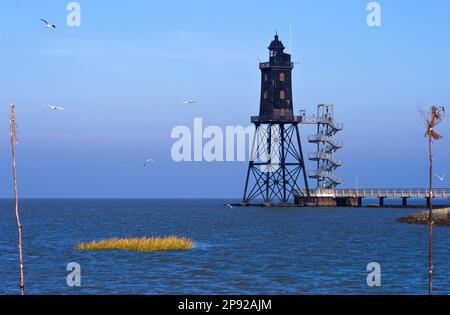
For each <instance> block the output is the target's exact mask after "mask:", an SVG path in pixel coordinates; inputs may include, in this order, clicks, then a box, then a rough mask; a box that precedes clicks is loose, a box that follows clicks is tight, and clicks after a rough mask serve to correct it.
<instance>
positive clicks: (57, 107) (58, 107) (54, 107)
mask: <svg viewBox="0 0 450 315" xmlns="http://www.w3.org/2000/svg"><path fill="white" fill-rule="evenodd" d="M42 106H44V107H48V108H50V109H52V110H66V109H65V108H64V107H61V106H54V105H42Z"/></svg>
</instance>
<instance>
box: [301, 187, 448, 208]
mask: <svg viewBox="0 0 450 315" xmlns="http://www.w3.org/2000/svg"><path fill="white" fill-rule="evenodd" d="M294 196H295V203H296V204H299V205H306V204H309V205H310V204H311V203H313V204H314V205H316V206H361V205H362V199H364V198H377V199H379V205H380V206H384V199H386V198H401V199H402V205H403V206H404V207H407V206H408V203H407V202H408V201H407V200H408V199H409V198H424V199H426V200H427V204H428V203H429V200H430V191H429V189H422V188H369V189H310V190H309V196H308V192H307V191H306V190H305V189H300V190H297V191H296V192H295V193H294ZM434 198H450V188H436V189H433V199H434Z"/></svg>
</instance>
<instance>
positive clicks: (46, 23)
mask: <svg viewBox="0 0 450 315" xmlns="http://www.w3.org/2000/svg"><path fill="white" fill-rule="evenodd" d="M41 21H42V22H44V23H45V28H56V26H55V24H50V23H49V22H47V20H44V19H41Z"/></svg>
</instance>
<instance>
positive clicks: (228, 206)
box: [225, 203, 233, 209]
mask: <svg viewBox="0 0 450 315" xmlns="http://www.w3.org/2000/svg"><path fill="white" fill-rule="evenodd" d="M225 207H227V208H230V209H233V206H232V205H231V204H229V203H227V204H226V205H225Z"/></svg>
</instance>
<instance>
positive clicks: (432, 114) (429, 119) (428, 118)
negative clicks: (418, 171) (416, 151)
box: [420, 105, 445, 295]
mask: <svg viewBox="0 0 450 315" xmlns="http://www.w3.org/2000/svg"><path fill="white" fill-rule="evenodd" d="M420 113H421V116H422V120H423V121H424V123H425V125H426V126H427V130H426V132H425V137H427V138H428V160H429V186H430V189H429V191H430V195H429V197H428V198H429V199H428V204H429V211H428V294H429V295H431V294H433V224H434V222H433V140H440V139H442V136H441V135H440V134H439V133H437V132H436V131H435V130H434V128H435V127H436V126H437V125H439V124H440V123H441V122H442V118H443V117H444V113H445V109H444V107H436V106H434V105H433V106H431V109H430V111H429V112H428V113H427V114H425V113H424V112H423V111H420Z"/></svg>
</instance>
